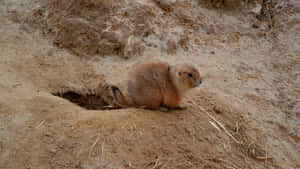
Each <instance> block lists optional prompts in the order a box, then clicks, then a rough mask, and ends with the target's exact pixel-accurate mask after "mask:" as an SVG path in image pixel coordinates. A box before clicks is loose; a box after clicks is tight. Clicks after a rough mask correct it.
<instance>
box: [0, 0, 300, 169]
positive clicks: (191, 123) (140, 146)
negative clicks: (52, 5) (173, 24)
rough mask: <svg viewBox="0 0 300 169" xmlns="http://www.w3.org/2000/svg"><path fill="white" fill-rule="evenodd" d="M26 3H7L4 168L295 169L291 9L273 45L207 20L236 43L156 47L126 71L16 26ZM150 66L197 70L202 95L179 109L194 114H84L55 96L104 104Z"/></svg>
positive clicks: (0, 126)
mask: <svg viewBox="0 0 300 169" xmlns="http://www.w3.org/2000/svg"><path fill="white" fill-rule="evenodd" d="M8 2H9V3H8ZM19 3H20V1H1V0H0V6H2V7H1V10H0V23H1V24H0V51H1V53H0V93H1V97H0V168H5V169H9V168H12V169H15V168H27V169H29V168H32V169H33V168H34V169H36V168H56V169H59V168H78V169H81V168H82V169H83V168H84V169H87V168H89V169H90V168H93V169H96V168H97V169H98V168H105V169H110V168H132V169H133V168H137V169H141V168H147V169H150V168H151V169H154V168H156V169H158V168H160V169H163V168H164V169H172V168H174V169H175V168H176V169H191V168H195V169H196V168H218V169H219V168H245V169H246V168H249V169H250V168H251V169H252V168H300V143H299V142H300V100H299V98H300V82H299V81H300V38H299V37H300V36H299V32H300V26H299V21H300V16H299V12H300V11H299V9H300V7H299V3H298V2H297V1H296V0H295V1H289V3H290V5H291V6H295V8H294V9H295V11H294V13H293V14H290V15H288V16H287V18H288V19H287V21H286V23H285V25H287V26H286V27H285V29H286V30H283V31H281V30H279V31H276V32H273V33H276V38H273V37H272V36H267V37H261V36H260V34H259V32H254V34H253V33H252V32H250V33H249V30H248V29H243V28H244V27H246V26H247V25H246V26H245V25H244V27H243V25H242V26H241V20H243V18H242V19H241V18H239V17H237V15H233V14H232V13H224V14H220V13H219V12H218V10H213V9H207V8H201V9H202V10H203V13H205V14H206V15H205V20H204V21H205V23H208V22H209V21H212V20H213V21H216V22H217V21H218V22H221V23H224V25H225V26H226V25H233V26H234V28H236V29H239V30H240V34H241V35H239V36H238V37H237V38H236V37H235V36H234V35H233V34H230V35H229V34H223V35H222V36H221V35H220V36H221V37H217V35H212V34H201V38H200V39H198V40H195V41H193V42H192V47H191V49H190V50H188V51H185V50H183V49H178V51H177V52H176V54H168V53H166V52H165V51H164V50H157V49H155V48H150V47H149V48H146V49H145V51H144V52H143V54H141V55H140V56H133V57H130V58H129V59H127V60H126V59H124V58H122V57H118V56H109V55H108V56H105V57H103V56H97V55H96V56H93V57H91V58H88V59H87V58H85V57H80V56H75V55H73V54H72V53H70V51H69V50H66V49H62V48H57V47H56V46H54V45H53V44H52V42H51V40H49V37H48V36H45V35H44V34H42V33H41V32H40V30H39V29H34V28H31V27H28V26H27V25H26V24H25V23H22V22H20V21H19V19H18V18H17V19H16V17H18V15H17V14H15V11H16V9H17V7H18V8H19V6H22V5H20V4H19ZM19 9H26V8H19ZM17 12H18V11H17ZM283 29H284V28H283ZM256 33H257V34H256ZM216 38H218V39H225V40H226V41H222V40H216ZM153 59H158V60H162V61H166V62H168V63H170V64H178V63H183V62H184V63H189V64H193V65H194V66H196V67H198V68H199V70H200V72H201V74H202V75H203V77H204V83H203V85H202V86H201V87H199V88H197V89H194V90H192V91H191V92H189V93H188V94H187V95H186V97H185V98H184V100H183V103H182V104H183V105H185V106H187V107H188V108H187V110H182V111H171V112H160V111H150V110H143V109H135V108H128V109H116V110H87V109H85V108H83V107H80V106H78V105H76V104H74V103H71V102H70V101H68V100H66V99H63V98H61V97H58V96H55V95H53V93H63V92H66V91H77V92H78V93H85V94H86V93H89V94H90V93H93V94H94V95H95V93H96V95H100V96H101V97H102V99H103V97H104V95H106V94H107V93H106V91H105V88H100V89H99V86H100V87H102V86H103V85H106V84H116V85H119V86H120V88H121V89H123V90H124V89H125V84H126V79H127V77H128V71H129V69H130V67H131V66H132V65H133V64H134V63H136V62H139V61H144V60H153ZM97 89H99V91H97ZM108 100H109V99H108Z"/></svg>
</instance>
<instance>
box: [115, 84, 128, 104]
mask: <svg viewBox="0 0 300 169" xmlns="http://www.w3.org/2000/svg"><path fill="white" fill-rule="evenodd" d="M111 91H112V94H113V97H114V100H115V102H116V104H117V105H118V106H121V107H131V106H132V103H131V101H130V100H128V99H127V98H126V97H125V96H124V95H123V93H122V92H121V91H120V89H119V88H118V87H117V86H114V85H112V86H111Z"/></svg>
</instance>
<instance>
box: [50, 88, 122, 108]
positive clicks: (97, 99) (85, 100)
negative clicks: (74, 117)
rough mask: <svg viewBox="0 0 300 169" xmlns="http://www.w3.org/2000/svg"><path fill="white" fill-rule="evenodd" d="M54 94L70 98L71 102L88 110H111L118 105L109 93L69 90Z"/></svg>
mask: <svg viewBox="0 0 300 169" xmlns="http://www.w3.org/2000/svg"><path fill="white" fill-rule="evenodd" d="M52 94H53V95H54V96H58V97H61V98H64V99H67V100H69V101H70V102H72V103H74V104H76V105H78V106H80V107H83V108H85V109H87V110H110V109H117V108H118V107H117V106H114V105H113V102H112V100H113V99H112V97H111V96H109V95H104V94H102V95H100V94H79V93H78V92H75V91H67V92H63V93H52Z"/></svg>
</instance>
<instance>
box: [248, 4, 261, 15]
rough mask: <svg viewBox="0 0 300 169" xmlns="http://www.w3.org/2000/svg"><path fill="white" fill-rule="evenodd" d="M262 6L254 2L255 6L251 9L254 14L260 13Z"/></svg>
mask: <svg viewBox="0 0 300 169" xmlns="http://www.w3.org/2000/svg"><path fill="white" fill-rule="evenodd" d="M261 9H262V6H261V5H260V4H256V6H255V8H253V9H252V10H251V12H252V13H254V14H255V15H260V13H261Z"/></svg>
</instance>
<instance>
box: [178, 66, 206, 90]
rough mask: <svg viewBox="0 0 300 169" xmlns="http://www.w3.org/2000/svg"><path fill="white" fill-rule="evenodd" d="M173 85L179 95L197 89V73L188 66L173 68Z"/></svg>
mask: <svg viewBox="0 0 300 169" xmlns="http://www.w3.org/2000/svg"><path fill="white" fill-rule="evenodd" d="M174 71H175V72H174V73H175V83H176V84H175V85H176V87H177V89H178V90H180V92H181V93H184V92H186V91H187V90H189V89H191V88H194V87H198V86H199V85H200V84H201V83H202V80H201V77H200V73H199V71H198V70H197V69H196V68H195V67H193V66H190V65H186V64H184V65H178V66H176V67H175V70H174Z"/></svg>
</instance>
